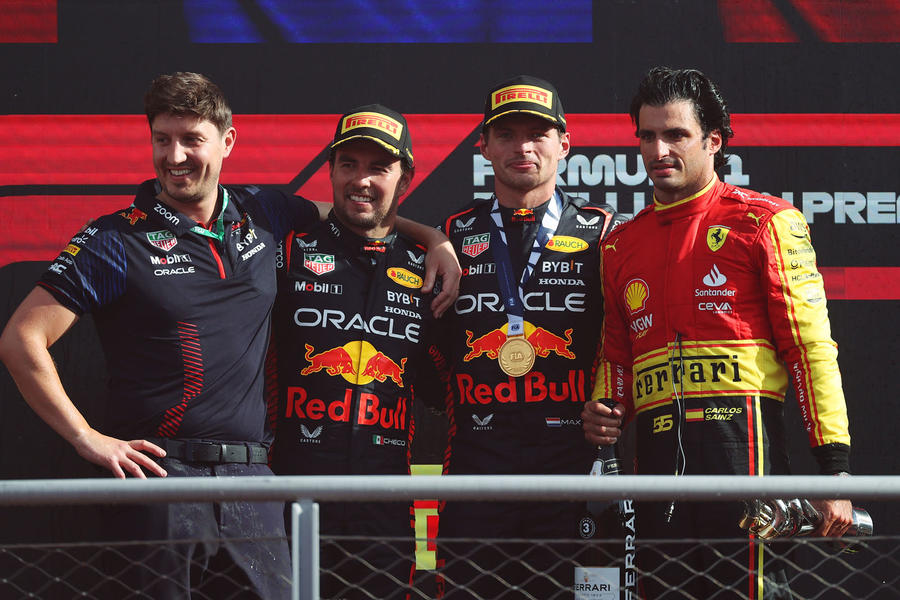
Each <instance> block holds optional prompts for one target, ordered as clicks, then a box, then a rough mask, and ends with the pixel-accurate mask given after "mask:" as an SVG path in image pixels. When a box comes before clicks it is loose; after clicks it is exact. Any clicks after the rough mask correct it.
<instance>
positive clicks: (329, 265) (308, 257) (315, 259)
mask: <svg viewBox="0 0 900 600" xmlns="http://www.w3.org/2000/svg"><path fill="white" fill-rule="evenodd" d="M303 266H304V267H306V268H307V269H309V270H310V271H312V272H313V273H315V274H316V275H324V274H325V273H330V272H331V271H334V255H333V254H319V253H315V254H305V255H304V256H303Z"/></svg>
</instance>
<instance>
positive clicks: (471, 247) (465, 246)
mask: <svg viewBox="0 0 900 600" xmlns="http://www.w3.org/2000/svg"><path fill="white" fill-rule="evenodd" d="M490 242H491V234H490V233H479V234H478V235H470V236H466V237H464V238H463V241H462V253H463V254H465V255H466V256H471V257H472V258H475V257H476V256H478V255H479V254H481V253H482V252H484V251H485V250H487V249H488V246H489V245H490Z"/></svg>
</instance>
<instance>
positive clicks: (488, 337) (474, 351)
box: [463, 325, 506, 362]
mask: <svg viewBox="0 0 900 600" xmlns="http://www.w3.org/2000/svg"><path fill="white" fill-rule="evenodd" d="M472 335H474V334H473V333H472V332H471V331H469V330H468V329H467V330H466V346H468V347H469V352H468V353H467V354H466V355H465V356H463V360H464V361H465V362H469V361H470V360H472V359H475V358H478V357H479V356H481V355H482V354H487V356H488V358H491V359H494V360H496V359H497V357H499V356H500V346H502V345H503V343H504V342H506V325H504V326H503V329H494V330H493V331H489V332H487V333H486V334H484V335H483V336H481V337H479V338H475V339H474V340H473V339H472Z"/></svg>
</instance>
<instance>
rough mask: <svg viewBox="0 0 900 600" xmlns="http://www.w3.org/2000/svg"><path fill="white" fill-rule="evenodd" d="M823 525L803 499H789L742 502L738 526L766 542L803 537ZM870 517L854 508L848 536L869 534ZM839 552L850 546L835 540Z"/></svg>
mask: <svg viewBox="0 0 900 600" xmlns="http://www.w3.org/2000/svg"><path fill="white" fill-rule="evenodd" d="M821 522H822V514H821V513H820V512H819V511H818V510H816V508H815V507H814V506H813V505H812V504H810V502H809V500H806V499H805V498H793V499H791V500H780V499H773V500H745V501H744V514H743V515H742V516H741V520H740V522H739V523H738V525H740V526H741V529H746V530H748V531H749V532H750V533H752V534H754V535H756V536H757V537H759V538H761V539H764V540H769V539H773V538H785V537H795V536H806V535H809V534H810V533H812V532H813V531H814V530H815V529H816V528H817V527H818V526H819V523H821ZM872 531H873V525H872V517H871V516H870V515H869V513H868V512H866V511H865V510H863V509H861V508H856V507H854V508H853V524H852V525H850V529H848V530H847V533H846V535H847V536H848V537H862V536H867V535H872ZM838 544H839V545H840V547H841V548H842V549H846V548H847V547H848V546H850V544H846V543H843V542H840V541H838Z"/></svg>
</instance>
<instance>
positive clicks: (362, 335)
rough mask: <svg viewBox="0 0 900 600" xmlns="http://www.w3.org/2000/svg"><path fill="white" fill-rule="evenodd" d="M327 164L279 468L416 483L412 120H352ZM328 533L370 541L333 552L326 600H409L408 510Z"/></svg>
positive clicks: (372, 114) (281, 389) (293, 260)
mask: <svg viewBox="0 0 900 600" xmlns="http://www.w3.org/2000/svg"><path fill="white" fill-rule="evenodd" d="M398 132H399V133H398ZM329 162H330V173H331V181H332V186H333V191H334V209H333V211H332V213H331V215H330V216H329V218H328V220H327V221H326V222H325V223H320V224H317V225H316V226H313V227H311V228H309V229H307V230H306V231H303V232H291V234H290V235H288V237H287V239H286V240H285V242H284V244H283V246H282V251H281V255H280V261H279V288H278V300H277V302H276V307H275V317H274V318H275V341H276V348H277V351H276V355H277V372H278V409H277V410H278V414H277V426H276V442H275V449H274V455H273V469H274V470H275V472H276V473H278V474H280V475H355V474H361V475H405V474H408V473H409V452H410V443H411V440H412V435H413V432H414V424H413V410H412V403H413V402H414V401H415V399H416V395H417V394H416V392H417V391H418V389H417V387H416V383H417V382H418V381H421V380H422V376H421V370H422V368H423V367H426V368H427V367H428V365H429V364H431V363H430V361H429V360H428V356H427V353H426V351H425V348H426V346H425V342H426V339H425V337H426V335H427V333H428V331H429V330H430V323H431V321H432V313H431V309H430V303H431V297H430V295H425V294H423V293H422V291H421V288H422V283H423V281H424V277H425V268H424V265H425V249H424V248H422V247H421V246H419V245H417V244H415V243H414V242H412V241H411V240H409V239H407V238H405V237H403V236H401V235H398V234H397V233H396V232H395V231H394V227H393V225H394V220H395V216H396V211H397V205H398V201H399V198H400V196H402V195H403V194H404V193H405V192H406V190H407V189H408V187H409V184H410V182H411V180H412V177H413V155H412V145H411V142H410V137H409V131H408V127H407V124H406V120H405V119H404V117H403V116H402V115H400V114H399V113H396V112H394V111H392V110H390V109H388V108H385V107H383V106H381V105H367V106H362V107H359V108H357V109H354V110H352V111H350V112H349V113H347V114H346V115H344V116H342V117H341V119H340V121H339V122H338V127H337V131H336V133H335V138H334V142H333V143H332V146H331V157H330V160H329ZM429 379H430V380H431V381H435V378H434V377H430V378H429ZM442 398H443V395H441V396H440V399H441V400H442ZM320 530H321V532H322V533H323V534H324V535H327V536H334V535H347V536H361V537H363V538H367V539H363V540H360V541H355V540H341V541H338V542H336V543H332V544H328V545H326V544H323V547H322V557H321V564H322V575H321V577H322V579H321V590H322V596H323V597H324V598H332V597H334V598H371V597H375V598H398V597H399V598H403V597H404V595H405V589H406V588H407V584H408V583H409V582H411V576H412V569H413V568H414V565H413V563H412V561H411V558H412V554H413V539H412V538H413V535H412V534H413V533H414V531H413V529H412V526H411V506H410V504H408V503H402V502H395V503H383V502H382V503H375V502H345V503H331V502H329V503H323V504H322V505H321V508H320ZM389 537H405V540H403V541H394V542H392V541H390V540H389V539H386V538H389Z"/></svg>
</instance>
